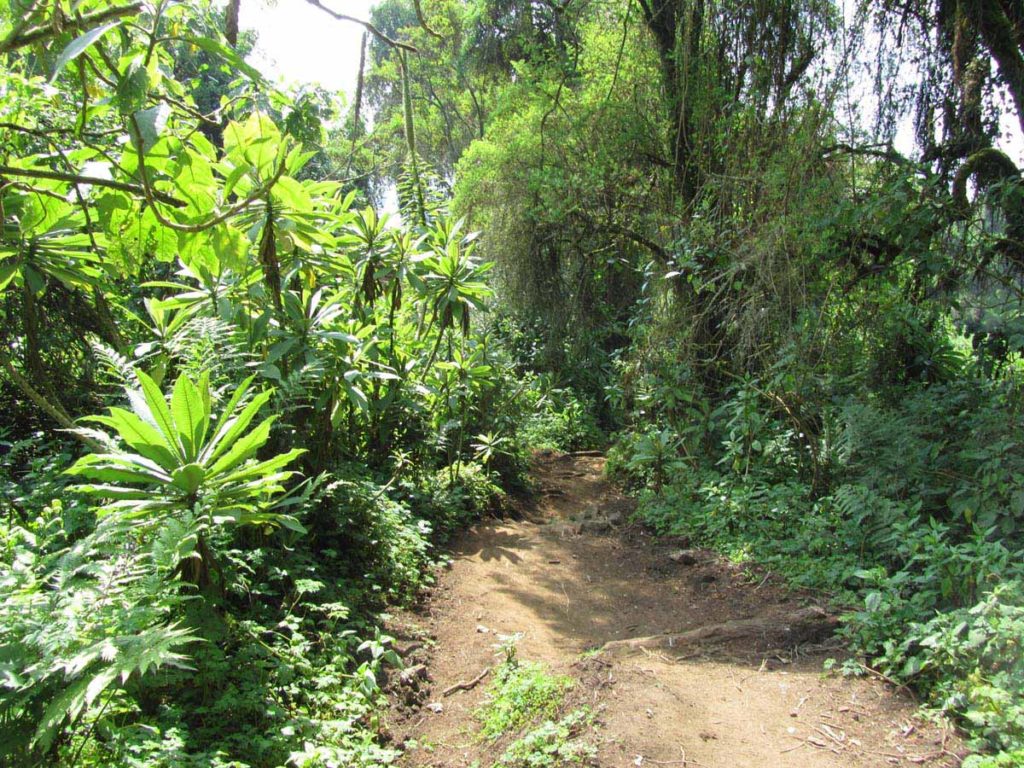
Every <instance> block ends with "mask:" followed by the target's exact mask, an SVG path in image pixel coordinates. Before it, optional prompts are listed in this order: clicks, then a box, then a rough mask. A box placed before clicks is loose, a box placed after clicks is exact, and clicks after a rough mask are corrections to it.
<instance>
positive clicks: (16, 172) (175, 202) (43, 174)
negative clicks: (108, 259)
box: [0, 165, 188, 208]
mask: <svg viewBox="0 0 1024 768" xmlns="http://www.w3.org/2000/svg"><path fill="white" fill-rule="evenodd" d="M0 176H18V177H21V178H24V179H49V180H50V181H66V182H68V183H70V184H90V185H92V186H94V187H107V188H108V189H117V190H120V191H121V192H131V193H132V194H135V195H139V196H145V190H144V189H143V188H142V187H140V186H139V185H138V184H128V183H127V182H124V181H114V180H113V179H103V178H100V177H98V176H78V175H76V174H73V173H61V172H60V171H44V170H41V169H39V168H12V167H11V166H9V165H0ZM152 194H153V198H154V199H155V200H159V201H160V202H161V203H163V204H165V205H172V206H174V207H175V208H184V207H185V206H186V205H188V203H186V202H185V201H184V200H179V199H178V198H176V197H172V196H171V195H167V194H164V193H163V192H157V191H155V190H154V191H153V193H152Z"/></svg>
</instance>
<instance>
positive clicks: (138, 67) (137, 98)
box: [116, 56, 159, 116]
mask: <svg viewBox="0 0 1024 768" xmlns="http://www.w3.org/2000/svg"><path fill="white" fill-rule="evenodd" d="M153 61H154V62H155V59H154V60H153ZM158 71H159V70H157V69H156V67H153V66H147V64H146V60H145V58H144V57H142V56H135V57H133V58H132V59H131V60H130V61H129V62H128V64H127V66H126V67H125V68H124V72H123V73H122V74H121V79H120V80H119V81H118V83H117V91H116V99H117V107H118V109H119V110H120V111H121V114H122V115H124V116H128V115H132V114H134V113H136V112H138V111H139V110H141V109H142V108H143V107H145V106H146V99H147V97H148V96H149V91H150V88H151V87H152V86H153V84H154V80H155V79H156V77H157V73H158Z"/></svg>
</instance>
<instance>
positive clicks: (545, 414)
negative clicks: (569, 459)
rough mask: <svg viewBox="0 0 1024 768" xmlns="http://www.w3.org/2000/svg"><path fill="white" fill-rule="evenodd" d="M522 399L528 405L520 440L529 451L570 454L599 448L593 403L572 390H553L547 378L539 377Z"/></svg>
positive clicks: (600, 434) (599, 431)
mask: <svg viewBox="0 0 1024 768" xmlns="http://www.w3.org/2000/svg"><path fill="white" fill-rule="evenodd" d="M523 397H524V399H525V402H526V404H527V405H526V413H525V421H524V422H523V424H522V425H521V427H520V436H521V439H522V440H523V441H524V443H525V444H526V445H527V446H528V447H530V448H532V449H534V450H545V449H546V450H556V451H570V450H575V449H580V448H595V447H597V446H598V445H600V444H601V442H602V433H601V429H600V427H598V424H597V421H596V419H595V418H594V416H593V413H594V407H593V403H588V402H586V401H585V400H584V399H582V398H581V397H580V396H579V395H577V394H576V393H575V392H574V391H573V390H572V389H571V388H569V387H555V386H553V385H552V383H551V381H550V379H549V378H548V377H547V376H538V377H536V378H533V379H531V380H530V386H529V387H527V388H525V389H524V393H523Z"/></svg>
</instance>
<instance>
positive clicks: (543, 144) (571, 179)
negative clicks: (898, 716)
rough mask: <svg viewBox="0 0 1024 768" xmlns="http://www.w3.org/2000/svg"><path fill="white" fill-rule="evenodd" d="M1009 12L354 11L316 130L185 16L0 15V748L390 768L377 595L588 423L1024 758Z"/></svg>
mask: <svg viewBox="0 0 1024 768" xmlns="http://www.w3.org/2000/svg"><path fill="white" fill-rule="evenodd" d="M230 15H231V14H230V13H228V14H227V16H228V17H229V16H230ZM1021 18H1024V11H1022V10H1021V9H1020V8H1019V7H1018V5H1017V4H1015V3H1014V2H1011V0H993V2H990V3H977V2H966V1H965V0H954V1H952V2H941V3H939V2H932V0H912V2H909V3H903V4H893V3H889V2H882V1H879V2H865V3H862V4H860V5H859V6H858V7H857V8H856V9H854V10H847V9H846V8H845V6H843V5H842V4H837V3H834V2H831V1H830V0H772V2H761V3H753V4H750V3H747V4H744V3H734V2H718V1H712V0H621V1H619V0H615V1H610V2H596V1H595V0H569V1H568V2H563V3H552V2H546V1H545V0H471V1H470V2H463V1H462V0H458V1H456V0H422V2H413V0H384V2H381V3H379V4H377V5H376V6H375V8H374V11H373V19H372V21H373V27H372V29H370V30H368V35H367V38H366V39H365V42H364V50H365V52H366V56H365V62H364V65H363V69H362V71H361V72H360V73H359V85H358V91H357V93H356V95H355V98H354V99H352V100H351V102H350V106H349V108H348V110H347V112H345V113H343V114H339V113H337V112H336V110H335V105H336V104H337V103H340V100H338V99H335V98H333V95H332V94H326V93H323V92H322V91H319V90H317V89H310V88H305V89H301V90H298V91H296V92H293V93H285V92H281V91H279V90H277V89H275V88H273V87H272V86H271V85H270V84H269V83H268V82H267V80H266V79H265V77H264V76H263V75H262V74H261V73H260V72H258V71H257V70H256V69H254V68H253V67H252V66H250V65H249V64H248V63H246V61H245V56H246V55H247V54H248V53H249V51H250V50H251V48H252V46H253V44H254V43H255V41H254V39H253V38H252V37H251V36H249V37H247V36H245V35H243V36H242V37H241V38H238V37H237V36H236V35H235V34H234V32H237V30H234V31H232V32H231V34H225V33H227V32H229V31H231V30H228V29H227V26H226V16H225V13H224V11H222V10H221V9H220V8H219V7H218V6H217V5H216V4H215V3H213V2H210V1H208V0H194V1H193V2H171V1H170V0H148V1H147V2H142V3H125V4H123V5H121V4H111V3H107V2H102V1H101V0H78V1H77V2H70V0H61V1H60V2H48V3H42V2H34V1H33V0H0V62H2V67H0V219H2V229H0V408H2V409H3V410H2V412H3V414H4V419H3V424H2V425H0V429H2V432H0V439H2V440H3V441H4V442H3V443H2V448H3V449H4V452H3V454H2V455H0V499H2V501H3V506H4V513H5V519H4V521H3V522H2V523H0V584H2V585H3V588H4V591H5V600H4V603H3V606H2V607H0V630H2V636H0V756H2V759H0V761H2V762H4V763H5V764H6V763H10V764H12V765H19V766H20V765H25V766H31V765H82V764H85V765H90V764H91V765H110V764H117V765H138V766H158V765H167V766H170V765H175V766H178V765H225V766H226V765H234V766H237V765H250V766H277V765H283V764H290V765H295V766H310V767H312V766H329V765H345V766H350V765H352V766H358V765H381V764H387V763H389V762H393V761H394V759H396V757H397V754H396V751H395V750H393V749H391V748H390V747H389V746H388V744H387V739H386V729H385V728H384V727H383V726H382V725H381V723H380V720H379V709H380V705H381V701H382V696H383V686H384V685H385V683H386V680H387V677H388V670H389V668H390V667H394V666H396V665H398V664H400V663H401V661H400V659H399V658H398V657H397V655H396V654H395V652H394V649H393V647H392V641H391V639H390V638H388V637H387V636H386V635H383V634H382V633H381V629H380V627H381V622H380V612H381V611H382V610H384V608H385V607H386V606H387V605H388V604H394V603H398V602H403V601H405V602H407V601H410V600H412V599H414V598H415V597H416V595H417V594H418V593H419V591H420V590H421V588H422V587H423V586H425V585H426V584H427V583H429V580H430V564H431V561H432V558H433V554H432V552H433V550H432V545H433V544H434V543H435V542H436V541H438V540H440V539H443V538H444V537H445V536H448V535H451V534H453V533H455V532H457V531H458V530H459V529H460V528H461V527H463V526H465V525H466V524H467V523H469V522H470V521H471V520H473V519H475V518H476V517H478V516H479V515H481V514H484V513H486V512H493V511H498V510H500V508H501V507H502V505H503V504H504V503H505V498H506V494H507V493H508V492H515V491H517V490H522V489H523V488H524V485H525V482H524V474H525V469H526V464H527V457H528V450H529V449H530V448H554V449H570V448H588V447H595V446H598V445H600V444H602V443H603V442H604V440H605V437H604V436H605V435H608V434H611V435H612V436H613V447H612V449H611V454H610V461H609V471H610V472H611V473H612V474H613V475H614V476H616V477H618V478H621V479H622V481H623V482H624V483H627V484H629V485H630V486H631V487H632V488H633V489H634V490H635V491H636V493H637V495H638V497H639V499H640V507H639V512H638V518H639V519H640V520H641V521H642V522H643V523H645V524H647V525H649V526H651V527H652V528H654V529H655V530H656V531H657V532H659V533H663V534H672V535H677V536H685V537H687V538H689V539H690V540H692V541H693V542H695V543H699V544H704V545H707V546H711V547H714V548H717V549H719V550H721V551H723V552H725V553H726V554H727V555H728V556H730V557H732V558H733V559H734V560H736V561H737V562H744V561H757V562H759V563H761V564H763V565H765V566H767V567H769V568H771V569H773V570H775V571H778V572H780V573H781V574H783V575H785V576H786V578H788V579H789V580H790V581H791V582H792V583H793V584H794V585H797V586H800V587H805V588H811V589H818V590H822V591H824V592H826V593H827V594H828V595H830V596H831V597H832V598H833V599H834V600H835V602H836V604H837V605H838V606H840V607H841V609H842V610H843V612H844V629H843V633H844V635H845V636H846V637H847V638H848V639H849V641H850V644H851V647H852V648H853V649H854V650H855V651H856V652H858V653H859V654H861V655H862V657H863V659H864V661H865V663H866V664H868V665H870V666H871V667H874V668H877V669H879V670H880V671H881V672H883V673H884V674H886V675H887V676H890V677H892V678H894V679H898V680H900V681H901V682H905V683H907V684H909V685H913V686H916V687H917V688H918V689H919V690H920V691H921V692H922V693H923V694H924V695H925V696H926V698H927V700H928V701H929V702H931V703H932V704H933V705H935V706H937V707H939V708H941V709H943V710H945V711H947V712H948V713H950V714H952V715H953V716H955V717H957V718H959V720H960V722H961V723H962V724H963V725H964V726H965V728H966V730H967V732H968V734H969V736H970V738H971V739H972V743H973V744H974V745H975V746H976V747H977V749H978V750H979V751H982V752H984V751H988V752H992V753H993V754H992V755H990V756H985V757H981V756H979V757H978V758H977V759H975V763H976V764H979V765H986V764H991V765H1001V764H1013V762H1014V760H1019V753H1020V749H1021V748H1022V746H1024V703H1022V699H1021V693H1020V692H1021V690H1022V688H1024V655H1022V653H1021V645H1020V635H1021V632H1022V631H1024V618H1022V610H1024V572H1022V566H1021V563H1022V562H1024V443H1021V441H1020V438H1019V435H1020V434H1021V433H1022V427H1024V423H1022V422H1024V414H1022V407H1024V399H1022V387H1024V363H1022V357H1021V354H1022V350H1024V312H1022V308H1024V307H1022V297H1024V282H1022V270H1024V255H1022V254H1024V245H1022V243H1024V208H1022V205H1024V196H1022V192H1024V187H1022V186H1021V178H1020V171H1019V169H1018V168H1017V166H1016V164H1015V163H1014V161H1013V159H1012V158H1011V157H1010V156H1009V155H1008V154H1006V153H1004V152H1003V151H1001V150H1000V149H998V148H997V145H998V144H999V140H1000V133H1001V131H1002V129H1001V127H1000V119H1001V118H1006V119H1008V120H1010V121H1011V122H1012V121H1016V122H1018V123H1021V125H1022V126H1024V38H1022V37H1021V35H1020V33H1019V26H1020V23H1019V21H1020V19H1021ZM324 20H325V23H326V22H327V21H328V17H327V16H324ZM331 23H334V22H333V21H332V22H331ZM371 32H372V34H371ZM829 51H835V52H836V53H829ZM907 73H909V74H910V76H909V77H908V76H906V75H907ZM901 74H902V75H904V76H899V75H901ZM911 82H913V83H914V85H913V86H912V87H911V85H909V83H911ZM857 105H860V107H858V106H857ZM864 105H870V110H871V112H872V113H871V114H868V110H869V107H866V106H864ZM911 126H912V127H913V129H914V131H913V132H914V133H915V143H914V146H913V147H909V142H906V141H904V142H903V143H902V144H901V145H900V147H899V151H897V148H896V146H895V145H894V140H895V139H896V138H897V135H898V134H901V133H907V131H906V128H908V127H911ZM904 145H907V146H904ZM392 187H393V188H394V189H395V190H396V192H397V198H398V203H399V205H398V207H399V211H398V212H397V215H396V212H392V214H391V215H390V216H389V215H386V214H385V213H384V212H383V211H381V210H380V203H381V201H382V200H383V199H384V198H385V197H386V196H387V195H386V193H387V191H388V190H389V189H390V188H392ZM374 204H377V207H376V208H375V207H374ZM478 231H479V232H480V233H481V234H480V236H479V237H478V236H477V235H476V234H475V232H478ZM847 668H848V671H856V670H857V669H861V670H862V669H863V667H861V666H859V665H847ZM503 669H504V671H503V672H502V674H501V677H500V680H499V685H501V686H504V687H505V688H508V690H509V691H511V692H512V694H515V695H512V696H511V698H510V699H508V700H509V701H512V700H515V701H523V702H525V701H527V700H528V699H529V698H530V695H531V694H530V693H529V691H530V690H532V689H531V687H530V686H531V685H532V683H531V680H533V679H534V678H537V679H538V680H539V679H542V678H543V673H542V672H539V671H537V670H531V668H529V667H528V666H526V665H523V666H518V667H516V666H515V665H506V667H504V668H503ZM524 686H525V687H524ZM557 687H558V686H556V688H557ZM520 689H521V690H520ZM502 690H504V688H503V689H502ZM516 691H518V693H516ZM542 693H543V696H542V697H541V698H545V697H547V698H551V696H552V695H554V694H553V692H552V690H549V691H547V692H546V693H544V692H542ZM554 693H557V691H554ZM497 694H498V692H497V689H496V696H497V699H496V700H504V699H503V698H502V696H504V694H501V695H500V696H499V695H497ZM510 695H511V694H510ZM506 698H507V697H506ZM545 700H546V699H545ZM497 712H498V709H493V710H492V715H493V716H494V717H497V714H495V713H497ZM510 712H511V711H510ZM536 714H537V713H533V714H531V715H530V716H529V717H527V718H526V720H531V722H532V720H536V719H538V718H536V717H534V715H536ZM542 714H544V717H540V718H539V719H540V720H543V722H539V723H533V725H536V728H535V729H534V730H532V731H530V732H529V733H526V734H524V735H523V738H522V740H521V741H520V742H516V744H513V745H512V746H510V748H509V752H508V753H507V754H506V756H505V757H504V758H502V762H503V763H504V764H506V765H517V766H518V765H559V764H573V763H574V762H578V761H580V760H583V759H585V756H586V748H585V745H577V746H579V749H580V750H581V751H579V752H573V751H572V750H574V749H576V746H574V745H575V744H576V742H575V741H574V738H575V734H576V733H577V732H578V731H579V730H580V729H581V728H582V727H584V726H582V725H581V723H584V722H585V716H584V715H580V716H579V717H575V716H570V717H569V718H567V719H562V720H558V719H554V716H553V715H554V712H553V710H552V711H551V712H546V713H542ZM509 716H511V714H510V715H509ZM486 717H490V715H487V716H485V720H486ZM574 717H575V719H574ZM526 720H524V721H523V722H522V723H520V724H526ZM486 722H489V721H486ZM486 722H485V728H486ZM565 750H568V751H565ZM1014 754H1016V755H1018V757H1017V758H1015V757H1014V756H1013V755H1014ZM986 761H987V762H986Z"/></svg>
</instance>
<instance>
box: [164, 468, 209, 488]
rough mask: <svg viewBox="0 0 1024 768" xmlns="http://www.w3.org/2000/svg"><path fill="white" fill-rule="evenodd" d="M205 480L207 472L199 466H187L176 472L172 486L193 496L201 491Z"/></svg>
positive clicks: (172, 479) (172, 478) (172, 477)
mask: <svg viewBox="0 0 1024 768" xmlns="http://www.w3.org/2000/svg"><path fill="white" fill-rule="evenodd" d="M205 479H206V471H205V470H204V469H203V468H202V467H201V466H200V465H199V464H186V465H185V466H183V467H181V468H180V469H176V470H174V474H173V475H172V476H171V484H172V485H174V487H175V488H180V489H181V490H183V491H184V492H185V493H187V494H193V493H195V492H196V491H198V490H199V487H200V486H201V485H202V484H203V481H204V480H205Z"/></svg>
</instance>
